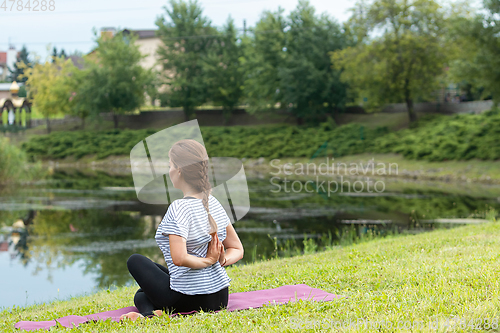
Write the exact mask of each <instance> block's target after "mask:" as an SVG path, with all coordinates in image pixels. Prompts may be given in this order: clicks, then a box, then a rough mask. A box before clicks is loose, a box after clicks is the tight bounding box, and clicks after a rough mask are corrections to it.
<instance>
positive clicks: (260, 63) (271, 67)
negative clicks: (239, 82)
mask: <svg viewBox="0 0 500 333" xmlns="http://www.w3.org/2000/svg"><path fill="white" fill-rule="evenodd" d="M283 12H284V10H283V9H282V8H278V10H277V11H276V12H271V11H265V12H263V13H262V15H261V18H260V20H259V21H258V22H257V24H256V25H255V28H253V35H254V36H252V37H251V36H244V37H243V39H242V42H243V49H244V56H243V57H242V59H241V63H242V66H243V67H244V68H245V73H246V74H245V99H246V101H247V102H248V104H249V108H248V110H249V112H258V111H262V110H269V109H272V108H274V106H275V104H276V103H281V104H283V105H284V104H285V103H284V99H283V93H282V91H280V90H279V88H280V85H281V78H280V77H279V67H280V66H281V65H282V64H283V62H284V60H285V56H286V52H285V51H284V47H285V46H286V45H285V44H286V39H285V28H286V26H287V22H286V19H285V17H284V16H283Z"/></svg>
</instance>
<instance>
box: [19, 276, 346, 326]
mask: <svg viewBox="0 0 500 333" xmlns="http://www.w3.org/2000/svg"><path fill="white" fill-rule="evenodd" d="M340 297H344V296H340V295H334V294H330V293H327V292H326V291H324V290H321V289H316V288H311V287H309V286H308V285H306V284H297V285H293V286H283V287H278V288H274V289H264V290H256V291H247V292H241V293H234V294H229V301H228V305H227V311H236V310H246V309H251V308H253V309H255V308H260V307H262V306H264V305H266V304H271V305H272V304H285V303H288V302H296V301H298V300H304V301H320V302H325V301H331V300H333V299H335V298H340ZM130 311H135V312H138V311H137V309H136V307H135V306H129V307H126V308H122V309H118V310H112V311H106V312H100V313H95V314H91V315H87V316H73V315H71V316H66V317H62V318H59V319H55V320H49V321H20V322H18V323H16V324H15V325H14V327H15V328H19V329H23V330H26V331H34V330H37V329H41V328H43V329H49V328H50V327H52V326H56V325H57V323H59V324H61V325H62V326H64V327H70V328H71V327H76V326H78V325H80V324H83V323H86V322H88V321H90V320H106V319H111V320H113V321H116V322H118V321H120V316H121V315H123V314H125V313H128V312H130ZM192 313H196V311H192V312H189V313H180V314H192ZM178 314H179V313H174V314H172V316H175V315H178Z"/></svg>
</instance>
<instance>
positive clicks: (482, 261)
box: [0, 222, 500, 332]
mask: <svg viewBox="0 0 500 333" xmlns="http://www.w3.org/2000/svg"><path fill="white" fill-rule="evenodd" d="M227 271H228V274H229V276H230V277H231V278H232V284H231V288H230V292H232V293H234V292H241V291H249V290H258V289H265V288H275V287H279V286H282V285H286V284H298V283H305V284H308V285H310V286H312V287H315V288H320V289H323V290H326V291H328V292H331V293H335V294H339V295H343V296H347V298H341V299H338V300H334V301H332V302H324V303H321V302H307V301H300V302H297V303H293V304H287V305H281V306H266V307H264V308H261V309H252V310H244V311H238V312H226V311H223V312H220V313H216V314H207V313H203V314H196V315H192V316H186V317H177V318H169V317H167V316H162V317H158V318H153V319H145V320H140V321H136V322H126V323H115V322H110V321H106V322H96V323H88V324H83V325H81V326H80V327H79V329H78V331H80V332H122V331H127V332H159V331H162V332H167V331H168V332H186V331H189V332H205V331H226V332H247V331H249V332H262V331H279V332H282V331H295V330H294V328H296V327H300V325H304V326H302V327H303V328H306V327H307V325H309V327H310V328H312V329H311V331H323V330H324V329H322V328H321V327H322V326H321V325H329V324H330V323H333V322H335V321H349V320H351V322H356V320H357V319H358V318H363V319H365V320H368V321H371V322H375V321H385V322H390V323H392V325H394V326H396V325H398V322H399V321H402V322H405V321H412V322H416V321H422V322H423V323H424V324H425V326H423V328H420V329H414V330H413V332H444V331H445V330H444V329H443V328H444V327H443V325H444V324H445V323H446V320H450V319H451V318H453V317H454V316H456V317H459V318H462V319H465V320H466V325H468V324H469V323H470V321H471V320H473V321H474V324H475V325H476V326H477V327H480V328H484V319H486V318H489V319H490V320H491V319H493V318H495V319H496V320H497V323H498V320H499V319H500V285H499V279H498V276H499V274H500V224H499V223H494V222H490V223H486V224H482V225H470V226H463V227H459V228H455V229H453V230H436V231H433V232H430V233H423V234H418V235H407V236H397V237H387V238H384V239H377V240H372V241H369V242H364V243H359V244H355V245H349V246H344V247H341V248H335V249H331V250H328V251H325V252H321V253H315V254H309V255H302V256H297V257H292V258H285V259H272V260H268V261H264V262H258V263H255V264H250V265H245V266H235V267H230V268H228V269H227ZM136 288H137V287H122V288H118V289H117V290H115V291H112V292H107V291H103V292H100V293H98V294H95V295H89V296H84V297H79V298H73V299H71V300H68V301H56V302H53V303H50V304H41V305H34V306H28V307H26V308H20V307H17V308H14V309H10V310H4V311H3V312H2V318H3V320H2V323H0V330H1V331H2V332H14V331H15V330H14V328H13V326H14V323H15V322H17V321H19V320H38V321H40V320H52V319H55V318H58V317H61V316H66V315H70V314H74V315H86V314H89V313H93V312H100V311H107V310H112V309H116V308H120V307H125V306H130V305H132V304H133V303H132V297H133V294H134V292H135V290H136ZM435 320H437V321H438V323H439V325H440V326H439V327H440V330H439V331H436V330H433V329H431V328H429V322H430V321H432V322H435ZM480 320H483V323H480ZM307 323H309V324H307ZM459 324H460V323H459V322H455V324H454V325H455V326H453V327H452V328H451V329H450V330H448V331H454V332H470V331H473V329H472V327H469V326H464V329H460V326H459ZM323 327H324V326H323ZM497 327H498V326H497ZM52 331H56V332H59V331H61V332H67V329H65V328H62V327H58V328H56V329H54V330H51V332H52ZM345 331H349V332H351V331H352V332H365V331H367V329H365V328H363V327H358V329H352V330H345ZM380 331H382V332H394V331H400V330H394V329H393V330H389V329H381V330H380ZM406 331H409V330H406ZM474 331H478V332H480V331H486V330H484V329H474ZM493 331H498V329H494V330H493Z"/></svg>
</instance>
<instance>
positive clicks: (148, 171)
mask: <svg viewBox="0 0 500 333" xmlns="http://www.w3.org/2000/svg"><path fill="white" fill-rule="evenodd" d="M183 139H191V140H195V141H198V142H199V143H201V144H202V145H203V146H205V145H204V142H203V137H202V135H201V131H200V127H199V126H198V121H197V120H196V119H195V120H191V121H187V122H184V123H182V124H179V125H175V126H172V127H168V128H166V129H164V130H161V131H159V132H157V133H155V134H153V135H150V136H148V137H147V138H146V139H144V140H141V141H140V142H139V143H137V144H136V145H135V146H134V148H132V150H131V151H130V166H131V169H132V177H133V179H134V187H135V192H136V193H137V198H138V199H139V201H141V202H143V203H147V204H156V205H165V204H170V203H171V202H172V201H174V200H176V199H180V198H182V197H183V194H182V191H181V190H179V189H176V188H174V185H173V184H172V181H171V180H170V177H169V172H168V171H169V160H168V152H169V151H170V148H171V147H172V146H173V144H174V143H176V142H177V141H179V140H183ZM208 167H209V172H208V173H209V177H208V178H209V181H210V184H211V185H212V195H213V196H214V197H216V198H217V199H218V200H219V202H220V203H221V204H222V206H223V207H224V209H225V210H226V212H227V214H228V216H229V218H230V219H231V223H234V222H236V221H238V220H240V219H241V218H243V216H245V215H246V214H247V213H248V211H249V210H250V199H249V196H248V185H247V179H246V176H245V170H244V168H243V163H242V162H241V160H239V159H237V158H234V157H209V160H208Z"/></svg>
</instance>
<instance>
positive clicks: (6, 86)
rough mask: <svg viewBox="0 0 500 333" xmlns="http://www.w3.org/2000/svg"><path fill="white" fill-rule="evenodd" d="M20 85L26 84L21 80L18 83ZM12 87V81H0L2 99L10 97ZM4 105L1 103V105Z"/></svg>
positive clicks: (0, 97)
mask: <svg viewBox="0 0 500 333" xmlns="http://www.w3.org/2000/svg"><path fill="white" fill-rule="evenodd" d="M17 84H18V85H19V86H24V83H22V82H19V83H17ZM11 87H12V83H0V100H2V99H3V98H10V97H11V93H10V88H11ZM1 106H2V105H0V107H1Z"/></svg>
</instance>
